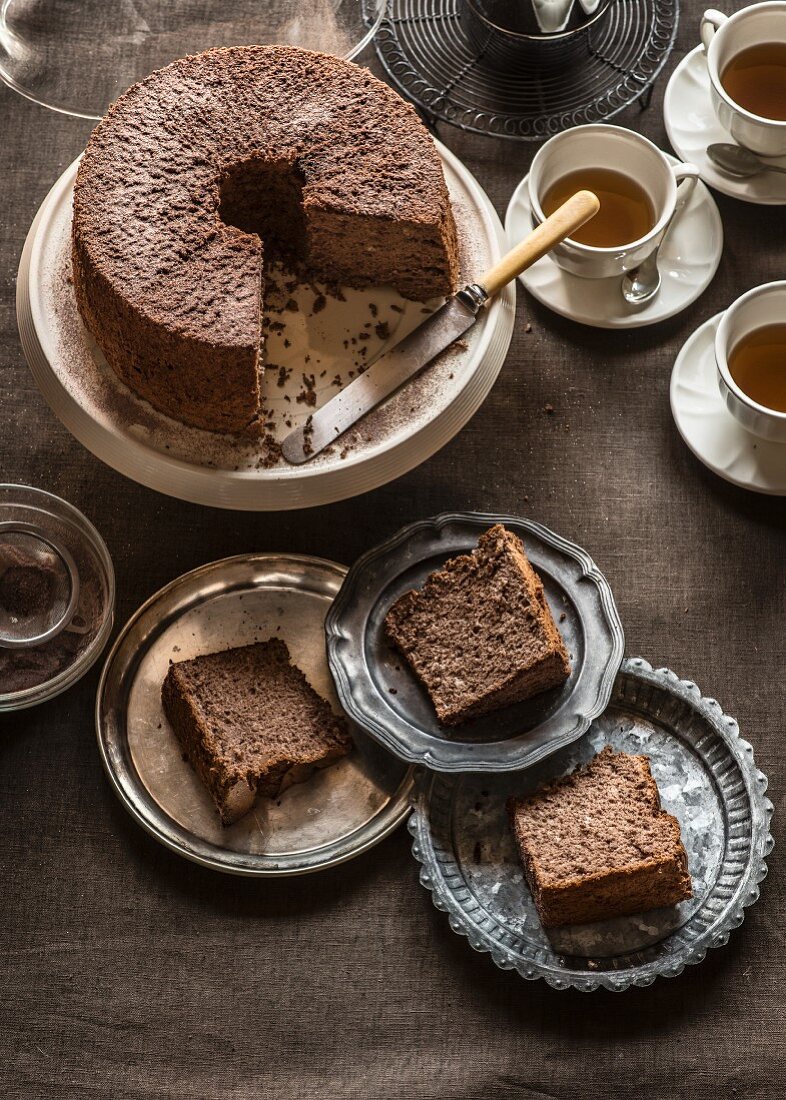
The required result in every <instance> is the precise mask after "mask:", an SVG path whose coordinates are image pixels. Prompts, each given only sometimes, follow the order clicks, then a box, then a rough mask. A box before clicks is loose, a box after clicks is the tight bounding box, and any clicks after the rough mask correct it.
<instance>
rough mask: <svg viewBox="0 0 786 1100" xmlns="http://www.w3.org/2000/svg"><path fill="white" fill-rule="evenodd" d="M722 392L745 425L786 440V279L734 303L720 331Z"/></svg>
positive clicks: (718, 348) (717, 339) (718, 361)
mask: <svg viewBox="0 0 786 1100" xmlns="http://www.w3.org/2000/svg"><path fill="white" fill-rule="evenodd" d="M715 361H716V364H717V369H718V385H719V387H720V391H721V396H722V397H723V399H724V401H725V402H726V406H727V408H728V410H729V412H730V413H731V414H732V416H733V417H734V418H735V419H736V420H738V421H739V423H740V424H742V426H743V427H744V428H747V429H748V431H750V432H753V434H754V435H758V436H761V437H763V438H764V439H771V440H775V441H777V442H780V443H786V281H783V282H775V283H765V284H764V285H763V286H757V287H755V288H754V289H753V290H749V291H748V293H747V294H743V295H742V297H740V298H738V299H737V301H736V302H734V303H733V304H732V305H730V306H729V308H728V309H727V310H726V312H725V313H724V315H723V317H722V318H721V322H720V324H719V325H718V331H717V333H716V335H715Z"/></svg>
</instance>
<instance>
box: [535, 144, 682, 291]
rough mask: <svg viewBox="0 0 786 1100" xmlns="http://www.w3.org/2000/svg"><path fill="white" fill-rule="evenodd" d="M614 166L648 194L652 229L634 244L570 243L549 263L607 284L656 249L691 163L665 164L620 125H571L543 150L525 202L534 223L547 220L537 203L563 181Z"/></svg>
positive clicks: (653, 147)
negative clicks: (558, 182)
mask: <svg viewBox="0 0 786 1100" xmlns="http://www.w3.org/2000/svg"><path fill="white" fill-rule="evenodd" d="M604 167H613V169H614V170H615V171H616V172H619V173H622V174H623V175H627V176H630V177H631V179H632V180H635V181H636V183H637V184H638V185H639V186H640V187H642V188H643V189H644V191H645V192H646V193H647V195H648V197H649V200H650V203H651V206H652V210H653V212H654V224H653V226H652V229H650V231H649V232H648V233H646V234H645V235H644V236H643V237H640V238H639V239H638V240H635V241H630V242H628V243H626V244H622V245H617V246H615V247H611V248H601V247H597V246H595V245H587V244H581V243H580V242H578V241H574V240H571V239H570V238H568V239H567V240H566V241H563V242H562V244H559V245H557V246H556V248H554V249H553V251H552V252H551V258H552V259H553V260H554V262H555V263H557V264H559V266H560V267H561V268H563V269H564V270H565V271H569V272H570V273H571V274H572V275H579V276H581V277H582V278H586V279H606V278H611V277H612V276H615V275H624V274H625V272H626V271H635V270H636V268H637V267H639V266H640V265H641V263H642V262H643V261H644V260H645V259H646V258H647V256H649V255H650V253H651V252H652V251H653V250H654V249H655V248H656V247H657V246H658V245H659V244H660V241H661V239H662V238H663V235H664V233H665V232H666V229H667V228H668V225H669V222H670V221H671V219H672V217H673V215H674V210H675V204H676V201H677V184H678V183H679V182H680V180H683V179H688V180H690V181H692V182H690V183H686V184H685V186H686V187H687V186H691V187H692V186H693V185H694V184H695V182H696V179H697V178H698V174H699V173H698V169H697V168H695V167H694V166H693V165H692V164H677V165H674V166H672V165H671V164H669V162H668V160H667V159H666V157H665V155H664V154H663V153H662V152H661V151H660V149H658V147H657V146H656V145H653V144H652V142H651V141H648V140H647V138H645V137H642V136H641V134H636V133H634V132H633V131H632V130H625V129H623V127H621V126H609V125H607V124H606V123H595V124H592V125H589V126H575V127H573V129H571V130H565V131H564V132H563V133H561V134H557V135H556V136H555V137H553V138H551V139H550V140H549V141H547V142H546V143H545V145H543V146H541V148H540V149H539V150H538V152H537V153H536V155H535V158H534V160H533V161H532V167H531V169H530V173H529V184H528V187H529V199H530V205H531V208H532V221H533V224H534V225H539V224H540V223H541V222H542V221H544V220H545V215H544V213H543V208H542V206H541V199H542V198H543V196H544V195H545V194H546V192H547V191H548V189H549V188H550V187H551V186H552V185H553V184H554V183H555V182H556V181H557V180H559V179H561V178H562V177H563V176H566V175H568V174H569V173H574V172H577V171H580V170H581V169H584V168H586V169H588V170H592V169H598V168H604Z"/></svg>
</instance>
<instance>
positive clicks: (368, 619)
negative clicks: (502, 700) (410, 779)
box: [325, 512, 624, 772]
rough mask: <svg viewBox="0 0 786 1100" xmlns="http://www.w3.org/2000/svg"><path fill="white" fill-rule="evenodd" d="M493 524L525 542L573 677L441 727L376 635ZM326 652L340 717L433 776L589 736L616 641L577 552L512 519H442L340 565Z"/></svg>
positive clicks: (612, 618)
mask: <svg viewBox="0 0 786 1100" xmlns="http://www.w3.org/2000/svg"><path fill="white" fill-rule="evenodd" d="M495 523H503V524H504V525H505V526H506V527H507V528H508V529H509V530H511V531H514V532H515V533H516V534H518V535H519V536H520V537H521V538H522V539H523V540H524V544H525V546H526V548H527V554H528V555H529V558H530V560H531V561H532V564H533V566H534V567H535V569H536V570H537V571H538V573H539V574H540V576H541V578H542V580H543V584H544V588H545V591H546V597H547V599H548V601H549V604H550V606H551V609H552V612H553V613H554V615H555V618H556V619H557V620H558V621H559V627H560V631H561V632H562V635H563V638H564V639H565V644H566V645H567V647H568V652H569V653H570V655H571V665H572V672H571V676H570V678H569V680H568V681H567V682H566V683H565V685H563V687H562V688H560V689H558V690H555V691H552V692H547V693H544V694H543V695H539V696H536V697H535V698H534V699H530V700H528V701H527V702H525V703H520V704H518V705H516V706H512V707H507V708H505V709H504V710H500V711H496V712H494V713H493V714H490V715H486V716H485V717H483V718H479V719H476V720H475V721H472V722H467V723H465V724H464V725H462V726H458V727H453V728H451V729H450V730H448V729H446V728H445V727H443V726H441V725H440V723H439V722H438V721H437V717H436V714H435V712H434V709H433V707H432V705H431V702H430V700H429V698H428V696H427V694H426V692H425V690H424V688H423V687H422V686H421V685H420V684H419V683H418V682H417V681H416V679H415V677H414V675H413V674H412V673H411V672H410V670H409V669H408V668H407V667H405V662H404V661H403V659H402V658H401V657H400V655H398V654H397V653H395V652H394V651H393V649H391V647H390V646H389V645H388V643H387V641H386V639H385V633H384V619H385V615H386V614H387V612H388V609H389V608H390V606H391V605H392V604H393V603H394V601H395V600H396V599H398V597H399V596H400V595H401V594H402V593H404V592H406V591H407V590H409V589H410V588H417V587H419V586H420V585H422V584H423V582H424V581H425V579H426V577H427V576H428V574H429V573H431V572H432V571H433V570H435V569H438V568H440V567H441V566H442V565H444V563H445V562H446V561H447V559H448V558H451V557H454V556H455V555H456V554H463V553H467V552H469V551H470V550H472V549H473V548H474V547H475V546H476V545H477V541H478V538H479V536H480V534H481V533H482V532H483V531H485V530H487V529H488V528H489V527H491V526H492V525H493V524H495ZM325 630H326V635H327V652H328V662H329V664H330V670H331V672H332V674H333V680H334V682H335V685H336V691H337V694H338V697H339V700H340V702H341V705H342V707H343V708H344V710H345V711H346V712H347V713H348V714H349V715H350V716H351V717H352V718H353V719H354V721H355V722H357V724H358V725H359V726H361V728H362V729H364V730H366V732H367V733H369V734H370V735H371V736H372V737H375V738H376V739H377V740H378V741H379V742H380V743H381V744H382V745H384V746H385V748H387V749H389V750H390V751H391V752H393V753H395V754H396V755H397V756H399V757H400V758H401V759H403V760H407V761H409V762H410V763H415V764H425V765H426V766H428V767H429V768H433V769H434V770H436V771H446V772H461V771H478V772H480V771H489V772H500V771H513V770H516V771H517V770H520V769H521V768H526V767H529V766H530V765H532V764H534V763H536V762H537V761H538V760H542V759H543V758H544V757H546V756H549V755H550V754H551V753H553V752H556V751H557V750H558V749H560V748H563V747H564V746H565V745H568V744H570V742H572V741H575V740H576V739H577V738H579V737H581V735H582V734H583V733H584V732H585V731H586V730H587V728H588V726H589V724H590V722H591V721H592V719H593V718H594V717H596V715H598V714H600V713H602V711H603V710H604V708H605V706H606V704H607V703H608V700H609V697H610V695H611V690H612V686H613V683H614V677H615V675H616V673H617V670H618V669H619V666H620V662H621V661H622V655H623V652H624V636H623V632H622V624H621V623H620V619H619V615H618V613H617V608H616V606H615V604H614V597H613V596H612V593H611V588H610V587H609V584H608V581H607V580H606V578H605V577H604V576H603V574H602V573H601V572H600V570H599V569H598V567H597V566H596V565H595V563H594V562H593V560H592V558H590V556H589V554H587V553H586V551H585V550H582V549H581V548H580V547H578V546H576V545H574V544H573V543H572V542H568V541H567V539H563V538H562V537H561V536H559V535H556V534H554V532H553V531H549V530H548V528H546V527H543V526H542V525H541V524H539V523H533V522H532V521H531V520H526V519H520V518H518V517H516V516H502V515H486V514H483V513H480V512H449V513H445V514H443V515H438V516H434V517H433V518H431V519H425V520H421V521H420V522H418V523H413V524H411V525H410V526H408V527H405V528H403V529H402V530H401V531H399V532H398V534H396V535H394V536H393V537H392V538H391V539H388V540H387V542H384V543H383V544H382V545H381V546H378V547H376V548H375V549H373V550H370V551H369V552H368V553H367V554H365V555H364V556H363V557H361V558H360V559H359V560H358V561H357V562H356V563H355V565H353V566H352V568H351V569H350V570H349V573H348V574H347V577H346V580H345V581H344V583H343V585H342V586H341V591H340V592H339V594H338V596H337V597H336V599H335V601H334V603H333V605H332V606H331V608H330V610H329V612H328V615H327V617H326V620H325Z"/></svg>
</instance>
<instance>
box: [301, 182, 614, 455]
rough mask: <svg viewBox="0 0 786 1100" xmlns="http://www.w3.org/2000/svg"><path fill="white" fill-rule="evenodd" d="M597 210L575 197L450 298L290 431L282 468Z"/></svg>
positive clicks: (583, 194) (404, 373) (592, 201)
mask: <svg viewBox="0 0 786 1100" xmlns="http://www.w3.org/2000/svg"><path fill="white" fill-rule="evenodd" d="M599 207H600V203H599V201H598V198H597V196H596V195H594V194H593V193H592V192H591V191H577V192H576V194H575V195H573V196H572V197H571V198H569V199H568V200H567V202H564V203H563V204H562V206H560V207H559V208H558V209H557V210H555V211H554V213H553V214H551V216H550V217H548V218H546V220H545V221H544V222H542V223H541V224H540V225H539V226H538V227H537V228H536V229H533V231H532V232H531V233H529V234H528V235H527V236H526V237H525V238H524V240H523V241H520V242H519V244H517V245H516V247H515V248H512V249H511V250H510V252H508V253H506V255H504V256H503V257H502V259H501V260H499V261H498V262H497V263H496V264H494V266H493V267H492V268H490V269H489V270H488V271H487V272H486V273H485V274H484V275H482V276H481V277H480V279H478V281H477V282H475V283H470V284H469V285H468V286H465V287H464V289H463V290H460V291H459V292H458V294H454V296H453V297H452V298H449V299H448V300H447V302H445V304H444V305H443V306H440V308H439V309H438V310H436V311H435V312H434V313H432V314H431V315H430V316H429V317H427V318H426V319H425V320H424V321H423V323H422V324H421V325H419V326H418V327H417V328H416V329H415V330H414V331H413V332H410V333H409V335H408V336H405V337H404V338H403V339H402V340H401V341H400V342H399V343H398V344H396V345H395V347H393V348H391V349H390V350H389V351H387V352H385V354H384V355H381V356H380V357H379V359H377V360H376V361H375V362H373V363H372V364H371V365H370V366H369V367H368V369H367V370H365V371H364V372H363V374H361V375H359V376H358V377H357V378H355V379H353V381H352V382H350V383H349V385H347V386H345V387H344V388H343V389H342V390H340V391H339V392H338V393H337V394H336V396H335V397H332V398H331V399H330V400H329V401H327V402H325V404H324V405H323V406H322V408H320V409H317V411H316V412H315V413H314V414H313V415H312V416H311V417H309V419H308V420H307V421H306V423H305V424H304V425H302V426H301V427H299V428H295V429H294V431H291V432H290V433H289V435H287V436H286V437H285V438H284V440H283V442H282V444H281V450H282V453H283V455H284V458H285V459H286V460H287V462H289V463H291V464H292V465H293V466H300V465H302V464H303V463H304V462H308V461H309V459H311V458H314V456H315V455H318V454H319V453H320V451H323V450H324V449H325V447H327V446H329V444H331V443H333V442H335V440H337V439H338V438H339V437H340V436H341V435H343V434H344V432H345V431H347V429H348V428H351V427H352V425H353V424H356V423H357V422H358V420H361V419H362V418H363V417H364V416H365V415H366V414H367V413H369V412H371V410H372V409H374V408H376V406H377V405H379V404H380V402H381V401H384V400H385V398H386V397H389V396H390V394H392V393H395V391H396V390H397V389H399V388H400V387H401V386H402V385H403V384H404V383H405V382H407V381H408V380H409V379H410V378H413V377H414V376H415V375H416V374H419V373H420V371H421V370H423V368H424V367H426V366H428V364H429V363H430V362H431V360H432V359H434V358H435V356H437V355H439V353H440V352H441V351H444V350H445V348H447V347H449V346H450V345H451V344H452V343H453V342H454V341H455V340H458V338H459V337H460V336H462V335H463V334H464V333H465V332H466V331H467V330H468V329H469V328H471V327H472V325H474V323H475V320H476V319H477V315H478V313H479V312H480V310H481V309H483V308H484V306H485V305H486V303H487V302H488V301H489V299H490V298H492V297H493V296H494V295H495V294H497V293H498V292H499V291H500V290H502V288H503V287H504V286H507V284H508V283H509V282H510V281H511V280H512V279H515V278H516V276H517V275H520V274H521V272H522V271H525V270H526V269H527V268H528V267H530V266H531V265H532V264H534V263H536V262H537V261H538V260H539V259H540V258H541V257H542V256H545V255H546V253H547V252H550V251H551V249H552V248H554V246H555V245H557V244H559V243H560V241H563V240H565V238H566V237H569V236H570V235H571V233H574V232H575V231H576V230H577V229H578V228H579V227H580V226H582V225H583V224H584V223H585V222H586V221H589V219H590V218H591V217H592V216H593V215H594V214H596V213H597V211H598V209H599Z"/></svg>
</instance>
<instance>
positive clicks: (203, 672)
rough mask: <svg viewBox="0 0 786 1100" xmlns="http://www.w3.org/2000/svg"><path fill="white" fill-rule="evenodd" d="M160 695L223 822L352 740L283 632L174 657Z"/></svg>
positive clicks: (342, 751) (304, 775)
mask: <svg viewBox="0 0 786 1100" xmlns="http://www.w3.org/2000/svg"><path fill="white" fill-rule="evenodd" d="M161 698H162V701H163V704H164V712H165V714H166V716H167V718H168V719H169V721H170V723H171V725H172V728H173V730H174V731H175V734H176V735H177V738H178V740H179V742H180V744H181V745H182V747H183V751H184V752H185V754H186V757H187V759H188V760H189V762H190V763H191V765H192V766H193V768H194V770H195V771H196V773H197V775H199V777H200V779H201V780H202V782H203V783H204V785H205V787H206V788H207V790H208V793H209V794H210V797H211V798H212V799H213V802H214V803H215V805H216V808H217V810H218V812H219V814H220V815H221V821H222V822H223V824H224V825H231V824H232V823H233V822H235V821H237V820H238V819H239V818H241V817H242V816H243V815H244V814H246V813H248V811H249V810H250V809H251V807H252V805H253V804H254V800H255V799H256V796H257V795H258V794H261V795H267V796H268V797H270V798H275V797H276V796H277V795H279V794H280V793H281V792H282V791H283V790H285V789H286V788H287V787H289V786H291V785H292V784H293V783H300V782H302V781H303V780H305V779H308V778H309V776H310V775H312V774H313V772H314V771H315V770H316V769H317V768H324V767H327V766H328V764H332V763H334V762H335V761H336V760H338V759H339V758H340V757H342V756H345V755H346V754H347V753H348V752H349V750H350V749H351V747H352V740H351V738H350V736H349V733H348V731H347V725H346V722H345V721H344V719H343V718H338V717H337V716H336V715H335V714H334V713H333V711H332V710H331V709H330V706H329V705H328V703H327V702H326V701H325V700H324V699H323V698H322V697H321V696H320V695H318V694H317V693H316V692H315V691H314V689H313V688H312V687H311V685H310V684H309V682H308V680H307V679H306V677H305V676H304V675H303V673H302V672H301V671H300V669H299V668H298V667H297V666H296V665H293V664H292V662H291V660H290V656H289V650H288V649H287V646H286V644H285V642H283V641H282V640H281V639H280V638H271V639H270V640H269V641H267V642H258V643H256V644H255V645H247V646H241V647H239V648H236V649H227V650H224V651H223V652H221V653H209V654H206V655H205V656H202V657H195V658H194V659H193V660H190V661H179V662H177V663H176V664H173V665H170V668H169V672H168V673H167V677H166V679H165V680H164V685H163V688H162V691H161Z"/></svg>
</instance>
